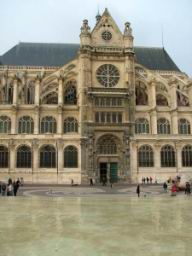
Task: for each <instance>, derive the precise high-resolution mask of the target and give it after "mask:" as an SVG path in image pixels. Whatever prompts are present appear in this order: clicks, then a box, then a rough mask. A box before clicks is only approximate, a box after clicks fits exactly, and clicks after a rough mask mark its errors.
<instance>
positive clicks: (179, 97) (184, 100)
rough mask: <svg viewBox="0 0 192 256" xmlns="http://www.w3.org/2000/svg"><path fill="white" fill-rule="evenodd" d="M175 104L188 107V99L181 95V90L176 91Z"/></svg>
mask: <svg viewBox="0 0 192 256" xmlns="http://www.w3.org/2000/svg"><path fill="white" fill-rule="evenodd" d="M177 106H183V107H188V106H189V99H188V98H187V97H186V96H185V95H183V94H182V93H181V92H178V91H177Z"/></svg>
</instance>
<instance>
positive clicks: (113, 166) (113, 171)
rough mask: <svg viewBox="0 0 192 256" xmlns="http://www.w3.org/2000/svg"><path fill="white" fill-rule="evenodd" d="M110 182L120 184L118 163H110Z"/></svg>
mask: <svg viewBox="0 0 192 256" xmlns="http://www.w3.org/2000/svg"><path fill="white" fill-rule="evenodd" d="M110 182H111V183H115V182H118V166H117V163H110Z"/></svg>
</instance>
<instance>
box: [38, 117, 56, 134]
mask: <svg viewBox="0 0 192 256" xmlns="http://www.w3.org/2000/svg"><path fill="white" fill-rule="evenodd" d="M56 132H57V123H56V120H55V118H54V117H52V116H45V117H43V118H42V119H41V133H56Z"/></svg>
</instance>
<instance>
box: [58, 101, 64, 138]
mask: <svg viewBox="0 0 192 256" xmlns="http://www.w3.org/2000/svg"><path fill="white" fill-rule="evenodd" d="M57 113H58V115H57V116H58V120H57V133H59V134H62V133H63V110H62V106H61V105H59V106H58V108H57Z"/></svg>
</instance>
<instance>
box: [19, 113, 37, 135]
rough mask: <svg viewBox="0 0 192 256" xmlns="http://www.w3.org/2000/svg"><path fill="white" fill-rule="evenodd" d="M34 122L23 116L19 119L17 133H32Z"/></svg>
mask: <svg viewBox="0 0 192 256" xmlns="http://www.w3.org/2000/svg"><path fill="white" fill-rule="evenodd" d="M33 131H34V122H33V119H32V118H31V117H30V116H23V117H21V118H20V119H19V125H18V133H33Z"/></svg>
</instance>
